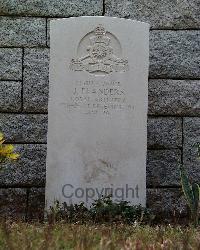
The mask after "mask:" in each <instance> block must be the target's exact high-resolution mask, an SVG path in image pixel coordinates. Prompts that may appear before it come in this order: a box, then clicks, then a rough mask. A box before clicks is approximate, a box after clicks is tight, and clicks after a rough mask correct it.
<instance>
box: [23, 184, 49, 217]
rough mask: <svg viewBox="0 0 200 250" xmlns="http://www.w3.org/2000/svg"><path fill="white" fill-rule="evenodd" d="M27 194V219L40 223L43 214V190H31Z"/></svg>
mask: <svg viewBox="0 0 200 250" xmlns="http://www.w3.org/2000/svg"><path fill="white" fill-rule="evenodd" d="M28 193H29V194H28V209H27V211H28V213H27V218H28V220H36V221H38V220H39V221H42V220H43V219H44V214H45V189H44V188H31V189H30V190H29V192H28Z"/></svg>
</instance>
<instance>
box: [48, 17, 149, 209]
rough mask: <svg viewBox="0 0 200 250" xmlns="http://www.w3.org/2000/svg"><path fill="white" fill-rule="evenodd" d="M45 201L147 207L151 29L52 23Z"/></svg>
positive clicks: (97, 21)
mask: <svg viewBox="0 0 200 250" xmlns="http://www.w3.org/2000/svg"><path fill="white" fill-rule="evenodd" d="M50 37H51V39H50V47H51V49H50V93H49V118H48V119H49V120H48V141H47V145H48V147H47V148H48V149H47V177H46V202H47V207H49V206H51V205H53V203H54V202H55V201H56V200H58V201H60V202H61V203H62V202H67V203H68V204H71V203H73V204H78V203H80V202H82V201H83V202H84V203H85V204H86V205H88V206H89V205H91V203H92V202H93V201H94V199H97V198H100V197H102V196H108V195H111V196H112V199H113V200H114V201H115V202H118V201H121V200H126V201H130V202H131V203H132V204H141V205H143V206H145V203H146V150H147V103H148V98H147V96H148V63H149V62H148V61H149V25H148V24H146V23H142V22H137V21H133V20H126V19H120V18H113V17H75V18H68V19H60V20H54V21H51V24H50Z"/></svg>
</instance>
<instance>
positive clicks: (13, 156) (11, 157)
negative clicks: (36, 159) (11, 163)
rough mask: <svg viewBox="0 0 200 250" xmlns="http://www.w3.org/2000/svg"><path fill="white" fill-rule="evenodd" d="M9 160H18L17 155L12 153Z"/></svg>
mask: <svg viewBox="0 0 200 250" xmlns="http://www.w3.org/2000/svg"><path fill="white" fill-rule="evenodd" d="M9 158H10V159H11V160H17V159H18V158H19V154H17V153H12V154H10V155H9Z"/></svg>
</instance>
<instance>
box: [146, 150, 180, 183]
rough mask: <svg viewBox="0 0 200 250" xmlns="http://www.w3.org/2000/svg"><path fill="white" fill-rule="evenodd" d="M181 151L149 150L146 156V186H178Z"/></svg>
mask: <svg viewBox="0 0 200 250" xmlns="http://www.w3.org/2000/svg"><path fill="white" fill-rule="evenodd" d="M180 163H181V151H180V150H179V149H173V150H149V151H148V154H147V186H152V187H158V186H173V185H180V177H179V165H180Z"/></svg>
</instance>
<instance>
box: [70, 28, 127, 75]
mask: <svg viewBox="0 0 200 250" xmlns="http://www.w3.org/2000/svg"><path fill="white" fill-rule="evenodd" d="M109 34H110V35H109ZM112 40H116V41H117V47H121V46H120V44H119V41H118V40H117V39H114V36H113V35H112V34H111V33H109V32H106V30H105V29H104V27H103V26H102V25H101V24H99V25H98V26H97V27H96V28H95V29H94V31H93V32H91V33H90V36H89V45H88V44H87V45H86V44H84V46H87V48H86V54H85V55H82V56H80V57H79V56H78V55H77V58H73V59H72V60H71V62H70V69H71V70H73V71H87V72H89V73H91V74H96V75H98V74H109V73H111V72H125V71H127V70H128V69H129V68H128V60H127V59H123V58H120V57H119V56H118V55H117V48H114V46H113V45H112ZM83 41H84V39H83V40H82V41H81V42H82V43H83ZM116 41H115V42H116ZM81 42H80V44H79V46H82V45H81Z"/></svg>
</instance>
